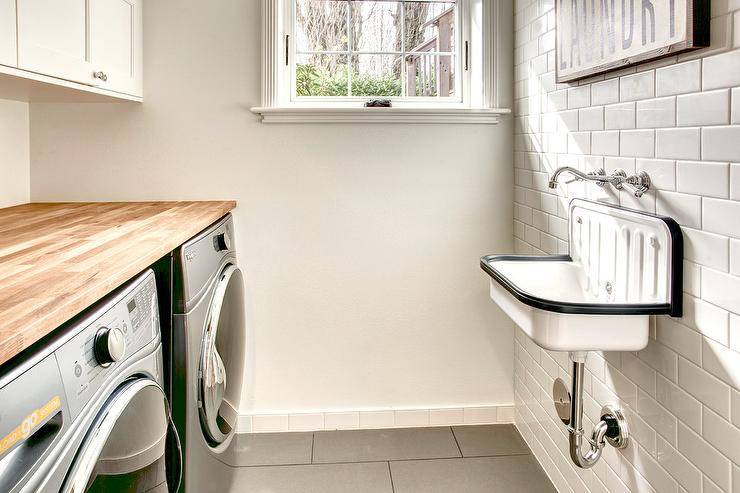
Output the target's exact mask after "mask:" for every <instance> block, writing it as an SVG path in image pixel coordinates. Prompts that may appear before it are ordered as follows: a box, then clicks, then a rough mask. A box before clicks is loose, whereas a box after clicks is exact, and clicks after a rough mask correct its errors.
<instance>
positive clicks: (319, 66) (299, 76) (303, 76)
mask: <svg viewBox="0 0 740 493" xmlns="http://www.w3.org/2000/svg"><path fill="white" fill-rule="evenodd" d="M295 72H296V74H295V79H296V80H295V88H296V95H297V96H348V95H349V88H348V86H347V83H348V82H347V56H346V55H297V57H296V68H295Z"/></svg>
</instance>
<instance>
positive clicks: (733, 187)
mask: <svg viewBox="0 0 740 493" xmlns="http://www.w3.org/2000/svg"><path fill="white" fill-rule="evenodd" d="M730 198H731V199H732V200H740V164H736V163H732V164H731V165H730Z"/></svg>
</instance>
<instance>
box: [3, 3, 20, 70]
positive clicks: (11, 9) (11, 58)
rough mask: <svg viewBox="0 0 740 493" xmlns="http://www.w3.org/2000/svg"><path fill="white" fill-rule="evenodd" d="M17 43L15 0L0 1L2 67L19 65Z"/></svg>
mask: <svg viewBox="0 0 740 493" xmlns="http://www.w3.org/2000/svg"><path fill="white" fill-rule="evenodd" d="M15 43H16V34H15V0H0V65H9V66H11V67H16V66H17V65H18V57H17V48H16V44H15Z"/></svg>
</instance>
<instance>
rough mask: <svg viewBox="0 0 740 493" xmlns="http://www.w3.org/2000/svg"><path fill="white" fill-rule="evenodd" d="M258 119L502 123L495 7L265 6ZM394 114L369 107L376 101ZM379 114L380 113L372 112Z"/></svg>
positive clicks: (367, 0) (316, 2)
mask: <svg viewBox="0 0 740 493" xmlns="http://www.w3.org/2000/svg"><path fill="white" fill-rule="evenodd" d="M262 2H263V30H264V34H263V36H264V39H263V102H262V106H261V107H259V108H253V109H252V111H254V112H255V113H257V114H259V115H261V116H262V119H263V120H262V121H264V122H269V121H281V122H298V121H316V122H323V121H336V122H353V121H363V122H366V121H370V119H372V121H388V122H416V121H420V122H434V121H443V122H452V123H455V122H458V121H459V122H465V123H467V122H470V121H471V120H474V121H473V123H496V122H497V121H498V120H497V117H498V116H499V115H500V114H502V113H507V112H508V110H500V109H498V108H496V106H497V105H496V102H497V101H496V100H497V98H496V85H495V83H494V82H495V76H494V75H492V74H494V73H495V63H494V62H495V56H494V53H495V50H494V47H495V46H494V41H493V40H494V38H495V36H494V30H495V24H494V20H495V19H497V18H498V16H497V15H496V8H498V5H499V0H262ZM379 98H383V99H390V100H391V101H392V105H393V107H392V108H380V109H379V108H372V109H368V108H364V103H365V102H367V101H368V100H370V99H379ZM375 110H378V111H375Z"/></svg>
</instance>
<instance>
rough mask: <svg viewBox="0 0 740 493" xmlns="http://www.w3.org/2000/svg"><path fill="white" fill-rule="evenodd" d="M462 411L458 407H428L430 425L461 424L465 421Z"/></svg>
mask: <svg viewBox="0 0 740 493" xmlns="http://www.w3.org/2000/svg"><path fill="white" fill-rule="evenodd" d="M463 414H464V411H463V409H462V408H459V409H430V410H429V424H430V425H443V426H444V425H461V424H463V423H464V421H465V417H464V415H463Z"/></svg>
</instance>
